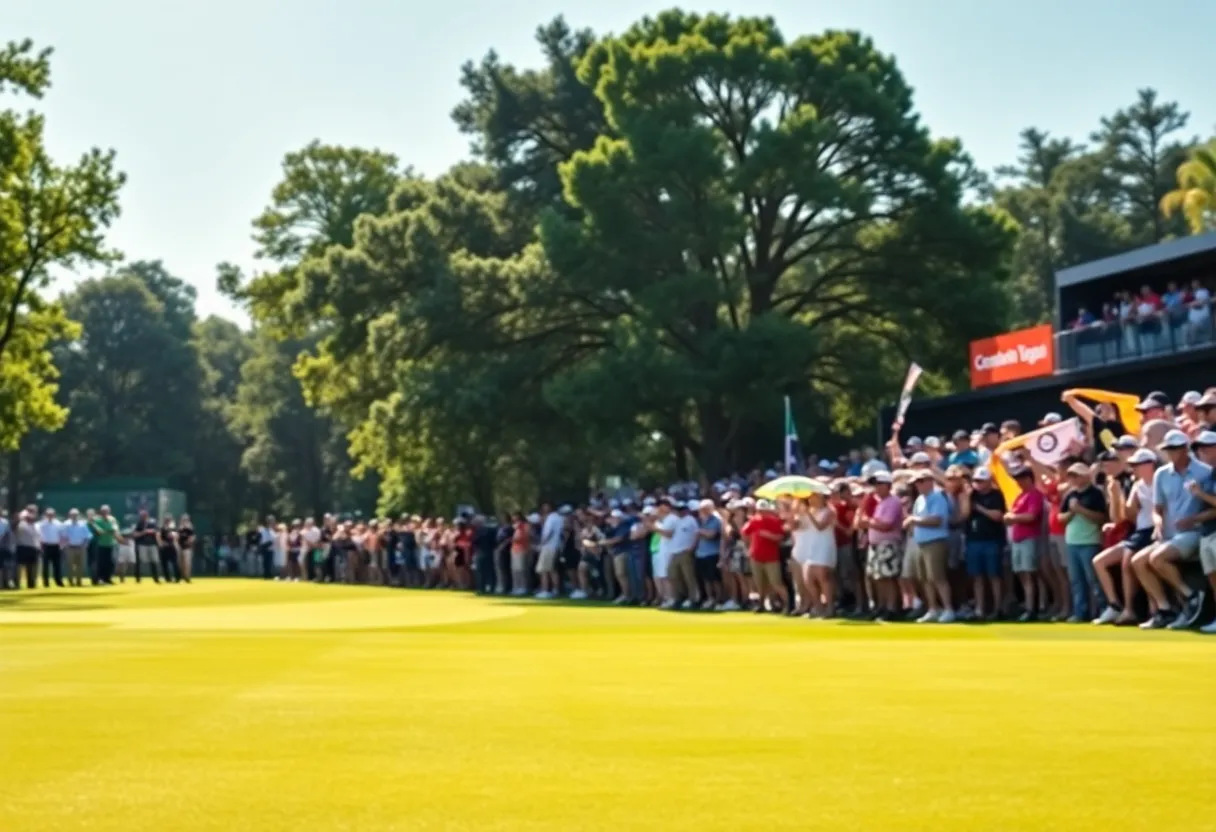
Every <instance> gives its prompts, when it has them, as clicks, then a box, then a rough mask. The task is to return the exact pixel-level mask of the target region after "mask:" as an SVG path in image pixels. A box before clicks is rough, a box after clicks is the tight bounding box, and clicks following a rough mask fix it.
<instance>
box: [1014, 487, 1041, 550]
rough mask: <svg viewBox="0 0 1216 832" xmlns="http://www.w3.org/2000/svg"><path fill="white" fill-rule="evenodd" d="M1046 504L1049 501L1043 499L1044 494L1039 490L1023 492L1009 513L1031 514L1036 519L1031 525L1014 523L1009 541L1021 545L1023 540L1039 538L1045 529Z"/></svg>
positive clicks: (1033, 489)
mask: <svg viewBox="0 0 1216 832" xmlns="http://www.w3.org/2000/svg"><path fill="white" fill-rule="evenodd" d="M1046 504H1047V500H1046V499H1045V498H1044V497H1043V492H1042V491H1040V490H1039V489H1037V488H1031V489H1029V490H1028V491H1023V492H1022V493H1021V494H1019V495H1018V496H1017V497H1015V498H1014V500H1013V506H1012V507H1010V509H1009V513H1010V514H1030V515H1033V517H1034V519H1033V520H1032V521H1031V522H1029V523H1014V524H1013V525H1012V526H1010V527H1009V539H1010V540H1012V541H1013V542H1014V543H1021V542H1022V541H1023V540H1034V539H1035V538H1036V537H1038V536H1039V532H1040V531H1041V530H1042V528H1043V508H1044V507H1045V506H1046Z"/></svg>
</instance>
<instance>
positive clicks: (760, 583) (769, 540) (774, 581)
mask: <svg viewBox="0 0 1216 832" xmlns="http://www.w3.org/2000/svg"><path fill="white" fill-rule="evenodd" d="M742 534H743V539H744V540H746V541H747V549H748V556H749V557H750V558H751V560H752V577H753V579H754V580H755V582H756V592H757V593H758V594H759V596H760V603H759V605H758V606H757V607H756V612H764V601H765V599H767V598H768V597H770V594H772V595H776V596H777V600H778V602H779V606H775V607H774V608H773V612H776V613H782V612H784V611H785V610H786V609H788V607H789V596H788V595H787V594H786V592H785V583H784V582H783V581H782V580H781V541H782V540H783V539H784V538H785V523H783V522H782V521H781V518H780V517H778V516H777V512H776V511H775V510H774V508H773V504H772V503H770V502H769V501H768V500H759V501H757V502H756V513H755V515H753V516H752V518H751V519H750V520H748V521H747V523H745V524H744V526H743V531H742Z"/></svg>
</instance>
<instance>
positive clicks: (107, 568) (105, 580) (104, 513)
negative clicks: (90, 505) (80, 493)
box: [92, 506, 118, 586]
mask: <svg viewBox="0 0 1216 832" xmlns="http://www.w3.org/2000/svg"><path fill="white" fill-rule="evenodd" d="M92 531H93V541H94V542H95V543H96V544H97V563H96V565H95V567H94V568H95V570H96V573H95V575H96V577H95V581H96V583H99V584H101V585H103V586H109V585H111V584H113V583H114V547H115V546H117V545H118V521H117V520H115V519H114V517H113V516H112V515H111V514H110V507H109V506H102V507H101V508H100V509H98V510H97V515H96V516H95V517H94V518H93V520H92Z"/></svg>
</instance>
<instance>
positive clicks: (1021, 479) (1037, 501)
mask: <svg viewBox="0 0 1216 832" xmlns="http://www.w3.org/2000/svg"><path fill="white" fill-rule="evenodd" d="M1009 475H1010V476H1011V477H1012V478H1013V480H1014V481H1015V482H1016V483H1017V485H1018V488H1019V489H1021V492H1020V493H1019V494H1018V496H1017V497H1015V498H1014V501H1013V505H1012V506H1010V507H1009V511H1008V512H1006V513H1005V525H1006V526H1008V527H1009V543H1010V560H1011V561H1012V565H1013V572H1014V574H1015V575H1017V577H1018V581H1019V582H1020V583H1021V584H1022V592H1023V594H1024V595H1025V599H1026V612H1025V613H1024V614H1023V615H1022V618H1021V621H1023V622H1028V621H1034V620H1035V617H1036V615H1037V613H1036V610H1038V605H1037V604H1036V603H1035V602H1036V600H1037V598H1038V592H1037V589H1038V573H1039V541H1038V538H1039V533H1040V530H1041V529H1042V526H1043V512H1044V511H1045V510H1046V500H1045V499H1044V497H1043V492H1042V491H1040V490H1039V489H1038V488H1037V487H1036V486H1035V481H1034V480H1035V477H1034V471H1033V470H1031V469H1030V467H1029V466H1019V467H1017V468H1014V469H1012V470H1010V472H1009Z"/></svg>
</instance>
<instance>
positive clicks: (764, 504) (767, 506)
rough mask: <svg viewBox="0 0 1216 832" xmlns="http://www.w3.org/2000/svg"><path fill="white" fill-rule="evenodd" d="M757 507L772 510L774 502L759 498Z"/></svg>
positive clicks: (759, 509) (762, 509) (761, 509)
mask: <svg viewBox="0 0 1216 832" xmlns="http://www.w3.org/2000/svg"><path fill="white" fill-rule="evenodd" d="M756 509H757V510H758V511H772V510H773V504H772V503H770V502H769V501H768V500H757V501H756Z"/></svg>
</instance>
